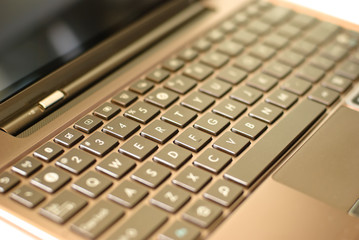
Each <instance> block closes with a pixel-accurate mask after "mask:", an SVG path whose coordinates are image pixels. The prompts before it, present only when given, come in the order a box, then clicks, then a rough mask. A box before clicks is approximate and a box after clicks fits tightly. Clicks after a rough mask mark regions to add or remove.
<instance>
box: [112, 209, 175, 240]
mask: <svg viewBox="0 0 359 240" xmlns="http://www.w3.org/2000/svg"><path fill="white" fill-rule="evenodd" d="M154 216H155V217H154ZM167 219H168V217H167V214H166V213H164V212H163V211H161V210H159V209H157V208H155V207H152V206H147V205H145V206H143V207H142V208H141V209H139V210H138V211H137V212H136V213H135V214H133V215H132V216H131V217H130V218H128V219H127V220H126V222H125V223H123V225H121V227H120V228H119V229H118V230H116V231H115V232H114V233H113V234H112V235H111V236H110V237H109V238H108V240H117V239H128V236H135V238H133V239H149V237H150V235H151V234H152V233H153V232H155V231H156V230H157V229H158V228H160V227H161V226H162V225H163V224H164V223H165V222H166V221H167ZM143 223H146V224H143ZM131 238H132V237H131Z"/></svg>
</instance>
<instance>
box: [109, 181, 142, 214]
mask: <svg viewBox="0 0 359 240" xmlns="http://www.w3.org/2000/svg"><path fill="white" fill-rule="evenodd" d="M147 195H148V191H147V190H146V188H144V187H142V186H141V185H139V184H137V183H135V182H130V181H128V180H126V181H124V182H122V183H121V184H120V185H119V186H118V187H117V188H115V190H113V191H112V192H111V193H110V194H109V195H108V196H107V198H108V199H110V200H112V201H114V202H116V203H119V204H121V205H123V206H125V207H127V208H133V207H134V206H135V205H136V204H138V203H139V202H140V201H141V200H142V199H143V198H144V197H146V196H147Z"/></svg>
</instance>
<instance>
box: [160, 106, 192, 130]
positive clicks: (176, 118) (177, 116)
mask: <svg viewBox="0 0 359 240" xmlns="http://www.w3.org/2000/svg"><path fill="white" fill-rule="evenodd" d="M196 117H197V114H196V112H194V111H192V110H190V109H187V108H185V107H182V106H177V105H176V106H173V107H172V108H171V109H170V110H168V111H167V112H166V113H165V114H163V115H162V117H161V119H162V120H163V121H166V122H168V123H171V124H173V125H175V126H177V127H180V128H184V127H185V126H187V125H188V124H189V123H190V122H192V121H193V120H194V119H195V118H196Z"/></svg>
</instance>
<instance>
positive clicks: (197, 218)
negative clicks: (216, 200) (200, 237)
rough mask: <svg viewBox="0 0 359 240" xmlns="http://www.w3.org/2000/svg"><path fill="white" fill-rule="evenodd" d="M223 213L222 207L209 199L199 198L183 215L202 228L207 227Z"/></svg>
mask: <svg viewBox="0 0 359 240" xmlns="http://www.w3.org/2000/svg"><path fill="white" fill-rule="evenodd" d="M221 215H222V209H221V208H220V207H218V206H216V205H215V204H213V203H210V202H208V201H205V200H202V199H199V200H197V201H196V202H195V203H194V204H193V205H192V206H191V207H190V208H189V209H188V210H187V211H186V212H185V213H184V214H183V215H182V217H183V218H184V219H185V220H187V221H189V222H191V223H193V224H195V225H197V226H199V227H201V228H207V227H209V226H210V225H211V224H212V223H213V222H214V221H215V220H217V219H218V218H219V217H220V216H221Z"/></svg>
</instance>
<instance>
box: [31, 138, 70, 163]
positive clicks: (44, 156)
mask: <svg viewBox="0 0 359 240" xmlns="http://www.w3.org/2000/svg"><path fill="white" fill-rule="evenodd" d="M63 152H64V150H63V149H62V148H61V147H59V146H58V145H56V144H54V143H52V142H47V143H45V144H44V145H42V146H41V147H40V148H38V149H37V150H36V151H35V152H34V156H35V157H37V158H39V159H41V160H44V161H46V162H50V161H52V160H54V159H55V158H56V157H58V156H59V155H60V154H61V153H63Z"/></svg>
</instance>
